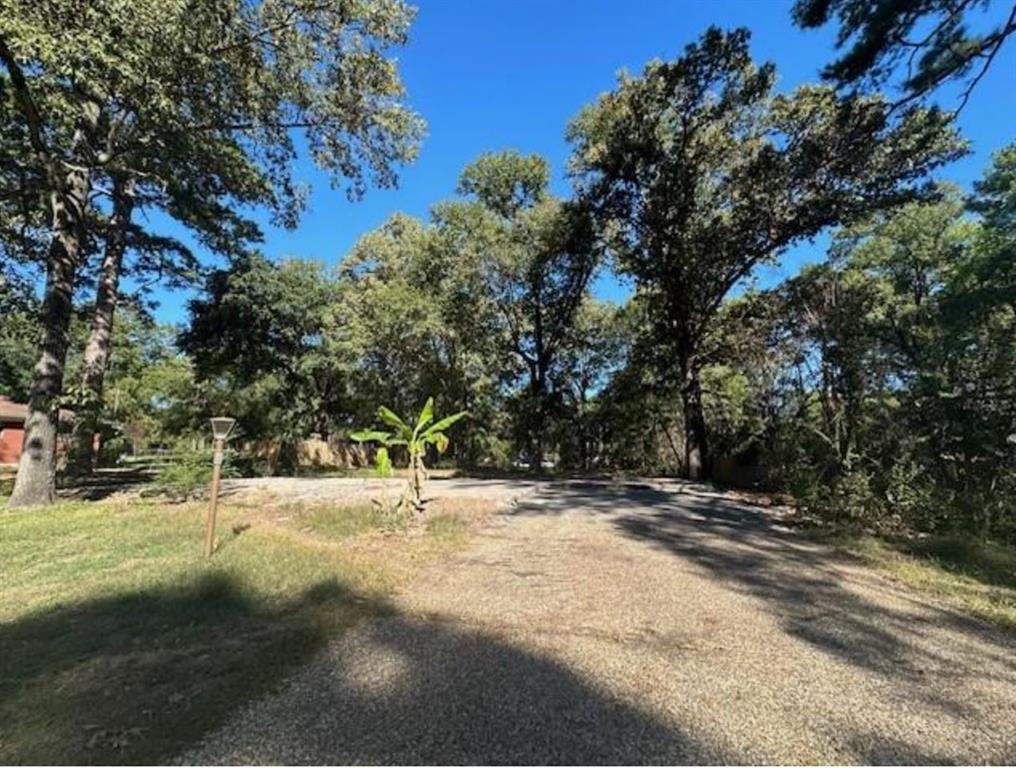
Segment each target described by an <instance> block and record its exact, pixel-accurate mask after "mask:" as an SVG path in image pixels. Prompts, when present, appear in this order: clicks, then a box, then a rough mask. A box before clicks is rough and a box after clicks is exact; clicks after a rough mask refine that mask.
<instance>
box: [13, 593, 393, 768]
mask: <svg viewBox="0 0 1016 768" xmlns="http://www.w3.org/2000/svg"><path fill="white" fill-rule="evenodd" d="M383 607H384V606H378V605H370V604H367V603H366V602H365V601H364V600H363V599H360V598H356V597H355V596H354V595H351V594H350V593H349V592H348V590H346V589H345V588H344V587H342V586H341V585H340V584H339V583H338V582H331V581H329V582H322V583H320V584H317V585H315V586H314V587H313V588H312V589H310V590H308V591H307V592H306V593H304V594H303V595H301V596H299V597H298V598H297V599H296V600H294V601H292V602H291V603H289V604H285V605H278V606H275V607H273V608H271V609H266V608H265V607H263V605H261V606H256V605H255V604H254V603H252V602H251V599H250V598H249V597H248V596H247V595H245V593H244V590H243V589H242V588H241V586H240V585H238V584H237V583H235V582H234V581H232V580H231V579H229V578H228V577H224V576H206V577H203V578H198V579H196V580H194V581H193V582H191V583H190V584H187V585H185V586H181V587H179V588H177V589H174V590H171V591H161V592H160V591H152V590H146V591H140V592H135V593H128V594H123V595H118V596H115V597H110V598H107V599H102V600H96V601H92V602H88V603H84V604H81V605H75V606H70V607H61V608H57V609H53V610H50V611H45V612H40V613H37V614H33V615H29V616H27V617H25V618H24V619H22V620H20V621H17V622H13V623H10V624H7V625H5V626H3V627H0V649H2V653H0V722H2V723H3V735H2V740H0V763H4V764H11V763H14V764H25V763H42V764H46V763H75V764H83V763H84V764H102V763H138V762H142V763H158V762H164V761H166V760H168V759H169V758H171V757H172V756H173V755H174V754H176V753H177V752H179V751H180V749H182V748H184V747H186V746H187V745H189V744H191V743H193V742H194V741H195V740H196V739H197V738H198V737H200V736H201V734H203V733H204V732H206V731H207V730H208V729H210V728H213V727H215V726H216V725H218V724H220V723H221V722H222V721H223V719H224V718H225V717H226V715H228V713H229V712H230V711H231V710H233V709H235V708H236V707H237V706H239V705H241V704H243V703H244V702H245V701H247V700H249V699H251V698H252V697H255V696H257V695H259V694H260V693H262V692H264V691H265V690H267V689H268V688H270V687H271V686H272V685H273V684H275V683H276V682H278V681H279V680H280V679H281V678H282V677H284V676H285V675H286V674H287V673H289V672H290V671H291V670H292V669H293V668H294V667H295V666H296V665H298V664H300V663H301V662H303V661H305V660H306V659H307V658H308V656H309V655H310V654H312V653H313V652H314V651H315V649H317V648H318V647H320V645H321V644H322V643H323V641H324V640H325V639H326V638H327V636H328V629H332V630H334V628H335V627H336V625H337V624H340V623H342V622H348V621H351V620H352V619H353V618H355V617H356V616H357V615H362V614H363V613H364V612H365V611H371V610H378V609H381V608H383Z"/></svg>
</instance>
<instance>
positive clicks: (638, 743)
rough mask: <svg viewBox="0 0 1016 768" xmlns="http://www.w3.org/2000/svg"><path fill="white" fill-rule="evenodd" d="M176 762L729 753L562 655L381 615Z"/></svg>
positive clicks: (535, 760) (707, 759)
mask: <svg viewBox="0 0 1016 768" xmlns="http://www.w3.org/2000/svg"><path fill="white" fill-rule="evenodd" d="M234 726H235V727H234V728H231V729H230V730H233V731H234V733H232V734H230V733H227V732H220V734H218V735H217V736H216V738H215V739H214V740H213V741H211V742H209V743H207V744H205V745H204V747H203V748H200V749H199V750H198V751H197V752H195V753H194V754H187V755H183V756H182V759H183V760H185V761H186V762H210V763H222V762H233V763H235V762H242V763H258V764H262V763H273V764H292V763H301V764H350V763H352V764H395V765H409V764H425V765H426V764H453V765H473V764H480V765H484V764H495V765H497V764H531V765H545V764H550V765H554V764H570V765H583V764H593V765H599V764H645V763H670V764H674V763H677V764H681V763H712V764H715V763H728V762H732V763H743V762H744V759H743V758H739V757H738V756H737V755H732V754H729V753H724V752H721V751H720V750H718V749H715V748H712V747H710V746H709V745H707V744H705V743H703V742H702V741H701V740H699V739H698V738H696V736H694V735H692V734H688V733H682V732H680V731H677V730H675V729H674V728H672V727H671V726H669V725H666V724H663V723H661V722H660V721H659V720H657V719H656V718H654V717H653V716H652V715H650V714H648V713H646V712H643V711H640V710H639V709H637V708H636V707H634V706H632V705H631V704H630V703H627V702H624V701H621V700H620V699H617V698H615V697H613V696H611V695H610V694H609V693H608V692H606V691H604V690H600V689H598V688H595V687H593V686H592V685H590V683H589V682H587V681H586V680H584V679H583V678H582V677H580V676H578V675H576V674H575V673H574V672H572V671H571V670H569V669H568V668H567V667H565V666H564V665H562V664H560V663H558V662H556V661H553V660H550V659H548V658H544V657H542V656H539V655H535V654H533V653H531V652H529V651H526V650H522V649H520V648H516V647H514V646H512V645H511V644H510V643H507V642H505V641H504V640H503V639H500V638H497V637H493V636H491V635H489V634H486V633H482V632H476V631H473V630H470V629H468V628H462V627H460V626H456V625H454V624H451V623H446V622H442V621H440V620H437V621H433V620H432V621H426V620H416V619H411V618H408V617H405V616H400V615H395V616H389V617H386V618H383V619H378V620H375V621H371V622H368V623H365V624H363V625H361V627H360V628H359V629H357V630H356V631H355V633H354V635H352V636H350V637H349V638H348V641H346V642H342V643H338V644H335V645H333V646H331V648H330V649H329V651H327V652H326V653H325V654H323V655H322V657H319V658H318V659H317V660H316V661H315V662H314V663H313V664H311V665H309V666H308V667H307V668H306V669H305V670H304V671H302V672H301V673H300V675H299V676H298V677H297V678H295V679H293V680H292V681H291V682H290V683H289V685H288V686H287V687H286V688H284V689H283V690H282V691H281V693H280V695H278V696H276V697H273V698H269V699H265V700H263V701H262V702H261V703H260V704H259V705H257V706H256V707H254V708H253V709H252V710H250V711H248V712H247V713H246V715H245V717H244V718H242V719H241V720H240V721H239V722H237V723H235V724H234Z"/></svg>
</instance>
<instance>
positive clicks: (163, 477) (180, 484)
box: [150, 449, 240, 499]
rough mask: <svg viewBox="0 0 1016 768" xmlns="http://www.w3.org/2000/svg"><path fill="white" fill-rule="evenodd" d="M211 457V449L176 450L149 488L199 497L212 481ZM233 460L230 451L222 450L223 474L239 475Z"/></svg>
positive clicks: (174, 494)
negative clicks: (223, 451)
mask: <svg viewBox="0 0 1016 768" xmlns="http://www.w3.org/2000/svg"><path fill="white" fill-rule="evenodd" d="M213 459H214V452H213V451H212V450H210V449H205V450H199V451H195V450H186V449H180V450H177V451H175V452H174V453H173V454H172V455H171V456H170V458H169V460H168V461H166V463H165V464H163V465H162V466H161V467H160V468H159V470H158V472H157V473H156V475H155V479H154V480H153V481H152V483H151V485H150V488H151V489H152V490H153V491H155V492H156V493H163V494H166V495H168V496H174V497H178V498H184V499H186V498H190V497H193V496H200V495H201V494H202V493H203V492H204V491H205V490H207V488H208V486H209V484H210V483H211V481H212V462H213ZM233 459H234V455H233V452H232V451H229V450H227V451H225V453H224V455H223V460H222V476H223V477H239V476H240V473H239V471H238V470H237V467H236V465H235V463H234V461H233Z"/></svg>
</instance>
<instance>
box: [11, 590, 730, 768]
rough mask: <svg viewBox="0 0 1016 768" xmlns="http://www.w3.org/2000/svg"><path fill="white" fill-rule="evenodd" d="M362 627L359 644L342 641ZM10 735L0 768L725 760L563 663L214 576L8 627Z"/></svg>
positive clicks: (353, 597) (329, 597) (353, 601)
mask: <svg viewBox="0 0 1016 768" xmlns="http://www.w3.org/2000/svg"><path fill="white" fill-rule="evenodd" d="M364 616H371V617H373V620H372V621H369V622H366V623H361V624H359V626H360V627H361V628H362V629H359V630H356V632H357V634H356V635H355V637H356V638H358V639H357V641H356V642H355V643H350V642H345V641H342V642H338V643H335V640H336V638H337V637H339V636H340V635H341V633H342V632H343V630H344V628H345V627H348V626H350V625H352V624H353V623H354V622H355V621H356V619H358V618H361V617H364ZM329 643H333V645H332V646H331V650H329V651H327V652H326V653H325V655H324V656H323V657H322V656H317V655H316V654H319V653H320V652H322V650H323V649H324V648H326V647H328V646H329ZM312 658H316V659H318V661H315V662H314V663H313V664H311V665H310V666H307V662H308V661H309V660H311V659H312ZM294 674H295V675H296V677H295V678H292V677H291V676H292V675H294ZM291 679H292V680H294V683H293V684H295V685H297V686H298V687H299V690H298V691H296V693H295V694H293V693H292V692H291V693H290V694H287V695H283V696H269V697H268V698H266V699H263V702H262V704H261V705H259V707H258V709H257V710H255V711H260V712H261V714H262V717H259V718H257V722H256V723H249V722H246V721H244V722H241V723H240V724H239V725H238V726H237V727H233V725H232V723H233V720H232V719H231V718H232V717H233V716H234V715H235V714H236V713H237V711H238V710H239V709H241V708H242V707H243V706H244V705H245V704H247V703H249V702H251V701H254V700H259V699H261V698H262V697H263V696H265V695H266V694H268V693H270V692H272V691H274V690H278V689H279V687H280V686H286V685H289V683H288V682H287V681H289V680H291ZM266 707H267V709H265V708H266ZM0 725H2V727H0V763H2V764H138V763H141V764H156V763H165V762H170V761H180V760H184V761H186V762H197V763H207V762H255V763H277V764H294V763H315V764H348V763H364V762H366V763H374V764H386V763H388V764H391V763H395V764H400V763H435V764H447V763H464V764H471V763H481V764H484V763H535V764H543V763H642V762H654V761H655V762H671V763H672V762H689V761H708V762H719V761H723V760H726V759H729V758H730V756H726V755H721V754H718V753H717V752H715V751H712V750H706V749H703V748H702V747H701V746H700V745H698V744H697V743H696V741H695V739H693V738H692V737H690V736H687V735H685V734H682V733H678V732H675V731H674V730H673V729H671V728H670V727H668V726H666V725H663V724H661V723H660V722H658V721H656V720H655V719H654V718H653V717H651V716H650V715H647V714H645V713H643V712H641V711H639V710H638V709H635V708H633V707H632V706H631V705H630V704H626V703H623V702H621V701H618V700H616V699H614V698H612V697H611V696H610V695H608V694H607V693H605V692H603V691H601V690H597V689H595V688H593V687H591V686H590V685H589V684H588V683H586V682H585V681H584V680H582V679H581V678H580V677H578V676H577V675H576V674H575V673H573V672H571V671H570V670H569V669H568V668H567V667H565V666H563V665H561V664H558V663H556V662H554V661H551V660H548V659H545V658H541V657H540V656H537V655H534V654H532V653H528V652H525V651H522V650H519V649H516V648H514V647H512V646H511V645H510V644H507V643H505V642H504V641H503V640H501V639H499V638H495V637H491V636H488V635H484V634H480V633H476V632H472V631H468V630H462V629H459V628H456V627H455V626H453V625H450V624H447V623H444V622H440V621H419V620H411V619H408V618H406V617H403V616H400V615H398V614H397V613H395V611H394V609H393V608H392V606H391V605H389V604H388V603H386V602H385V601H383V600H376V599H372V598H370V597H367V596H362V595H359V594H357V593H355V592H353V591H350V590H349V589H347V588H345V587H343V586H342V585H341V584H338V583H337V582H333V581H325V582H322V583H320V584H318V585H316V586H315V587H313V588H311V589H309V590H308V591H307V592H306V593H304V594H302V595H299V596H295V597H294V599H293V600H292V601H291V602H289V603H286V604H280V605H277V606H274V607H272V608H270V609H266V608H265V607H264V606H263V605H261V606H258V605H255V604H253V603H252V602H251V600H250V599H249V597H248V596H247V595H246V593H245V589H244V587H243V585H242V584H239V583H237V582H235V581H233V580H232V579H230V578H227V577H205V578H198V579H195V580H194V581H193V582H192V583H191V584H184V585H180V586H179V587H177V588H174V589H172V590H166V591H156V590H145V591H139V592H135V593H128V594H122V595H117V596H115V597H110V598H109V599H105V600H98V601H93V602H89V603H86V604H82V605H78V606H71V607H60V608H55V609H52V610H49V611H45V612H40V613H38V614H36V615H33V616H30V617H28V618H26V619H24V620H22V621H18V622H12V623H9V624H6V625H3V626H0ZM223 728H224V729H225V730H219V729H223ZM216 732H218V733H219V734H220V736H219V737H217V741H216V742H215V743H214V744H211V745H209V748H208V750H207V751H199V752H197V753H194V752H192V751H191V750H194V749H195V747H196V746H197V745H198V744H199V742H200V740H201V739H202V738H204V737H206V736H207V735H208V734H212V733H216ZM221 734H225V736H224V737H223V736H222V735H221ZM240 745H242V748H239V749H237V748H236V747H238V746H240ZM733 761H734V762H742V761H740V760H736V759H735V760H733Z"/></svg>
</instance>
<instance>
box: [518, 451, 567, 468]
mask: <svg viewBox="0 0 1016 768" xmlns="http://www.w3.org/2000/svg"><path fill="white" fill-rule="evenodd" d="M534 463H535V462H534V461H533V459H532V458H531V457H529V456H526V455H524V454H523V455H520V456H519V457H518V458H517V459H515V461H513V462H512V466H513V467H514V468H515V469H533V468H534ZM555 466H557V465H556V464H555V463H554V461H553V460H551V459H544V460H543V461H541V462H540V468H541V469H553V468H554V467H555Z"/></svg>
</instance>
